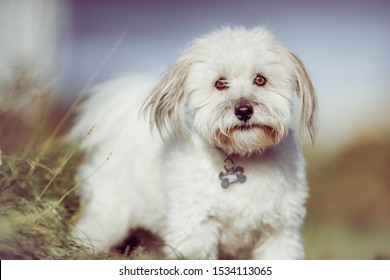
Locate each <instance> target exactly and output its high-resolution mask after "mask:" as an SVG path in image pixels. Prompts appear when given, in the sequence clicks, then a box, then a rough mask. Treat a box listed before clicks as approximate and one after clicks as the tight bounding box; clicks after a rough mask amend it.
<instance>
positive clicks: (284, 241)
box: [252, 228, 305, 260]
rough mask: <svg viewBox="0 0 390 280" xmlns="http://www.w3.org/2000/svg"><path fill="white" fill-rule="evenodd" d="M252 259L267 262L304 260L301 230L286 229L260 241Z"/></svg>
mask: <svg viewBox="0 0 390 280" xmlns="http://www.w3.org/2000/svg"><path fill="white" fill-rule="evenodd" d="M252 258H253V259H266V260H280V259H289V260H291V259H304V258H305V253H304V249H303V245H302V241H301V237H300V230H299V229H290V228H285V229H281V230H280V231H277V232H274V234H272V235H270V236H268V237H266V238H265V239H262V240H260V241H259V242H258V243H257V244H256V246H255V248H254V250H253V252H252Z"/></svg>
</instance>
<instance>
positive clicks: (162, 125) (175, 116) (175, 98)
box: [143, 57, 192, 139]
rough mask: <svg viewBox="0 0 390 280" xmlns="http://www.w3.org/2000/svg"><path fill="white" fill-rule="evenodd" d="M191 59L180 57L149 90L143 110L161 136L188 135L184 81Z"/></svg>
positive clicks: (179, 136) (181, 136) (180, 137)
mask: <svg viewBox="0 0 390 280" xmlns="http://www.w3.org/2000/svg"><path fill="white" fill-rule="evenodd" d="M191 64H192V60H191V59H190V58H189V57H182V58H180V59H178V61H177V62H176V63H175V64H173V65H172V66H171V67H170V69H168V71H167V72H166V73H165V75H164V76H163V77H162V79H161V80H160V82H159V83H157V85H156V86H155V87H154V88H153V89H152V90H151V92H150V95H149V97H148V98H147V99H146V101H145V103H144V105H143V110H144V112H146V114H147V115H148V117H149V120H150V122H151V123H152V125H153V126H156V127H157V129H158V131H159V133H160V135H161V137H162V138H163V139H166V138H167V137H168V136H169V135H172V133H173V134H174V135H175V136H176V137H177V138H179V139H183V138H186V137H188V135H189V132H188V127H187V125H186V123H185V120H186V117H185V114H184V111H185V95H186V94H185V83H186V80H187V75H188V72H189V68H190V66H191Z"/></svg>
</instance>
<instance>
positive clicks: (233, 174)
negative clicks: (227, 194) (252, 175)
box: [218, 156, 246, 189]
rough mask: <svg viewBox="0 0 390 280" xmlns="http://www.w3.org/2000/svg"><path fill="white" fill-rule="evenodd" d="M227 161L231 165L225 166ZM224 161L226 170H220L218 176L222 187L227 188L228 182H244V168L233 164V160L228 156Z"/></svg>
mask: <svg viewBox="0 0 390 280" xmlns="http://www.w3.org/2000/svg"><path fill="white" fill-rule="evenodd" d="M227 162H230V165H231V167H227V166H226V163H227ZM224 163H225V165H224V168H225V170H226V172H224V171H221V172H220V173H219V176H218V177H219V179H220V180H221V186H222V188H224V189H227V188H228V187H229V186H230V184H233V183H236V182H240V183H244V182H245V181H246V176H245V175H244V168H243V167H242V166H234V161H233V160H232V159H231V158H230V157H229V156H228V157H227V158H226V159H225V161H224Z"/></svg>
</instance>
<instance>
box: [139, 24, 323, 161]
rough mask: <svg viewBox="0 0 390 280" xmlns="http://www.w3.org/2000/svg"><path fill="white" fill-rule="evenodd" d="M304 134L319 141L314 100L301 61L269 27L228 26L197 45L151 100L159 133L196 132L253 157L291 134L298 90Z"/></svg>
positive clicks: (149, 107)
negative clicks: (245, 27)
mask: <svg viewBox="0 0 390 280" xmlns="http://www.w3.org/2000/svg"><path fill="white" fill-rule="evenodd" d="M295 91H296V92H297V93H298V95H299V97H300V100H301V101H300V103H301V105H300V106H301V109H300V111H301V121H300V126H301V127H300V130H301V131H300V134H301V135H302V138H309V139H310V140H313V137H314V132H315V111H316V110H315V108H316V99H315V94H314V90H313V87H312V85H311V82H310V80H309V77H308V76H307V74H306V71H305V68H304V66H303V64H302V63H301V62H300V60H299V59H298V58H297V57H296V56H295V55H293V54H292V53H291V52H290V51H288V50H287V49H286V48H284V47H282V46H281V45H279V44H278V43H276V42H275V41H274V40H273V38H272V36H271V35H269V33H267V32H266V31H265V30H264V29H262V28H256V29H253V30H246V29H244V28H237V29H231V28H225V29H222V30H219V31H217V32H215V33H213V34H211V35H208V36H205V37H203V38H200V39H198V40H197V41H195V42H194V43H193V44H192V46H191V47H190V49H189V50H188V51H187V53H186V54H185V55H183V57H181V58H180V59H179V60H178V62H177V63H176V64H175V65H173V67H172V68H171V69H170V70H169V71H168V73H167V74H166V75H165V76H164V78H163V79H162V80H161V82H160V83H159V84H158V85H157V86H156V87H155V88H154V89H153V90H152V93H151V95H150V97H149V99H148V100H147V102H146V103H145V105H146V107H145V108H146V109H147V110H150V112H151V115H152V121H154V122H155V124H156V125H157V127H158V129H159V130H160V132H162V134H163V135H165V134H166V133H167V132H168V133H170V132H172V131H173V132H174V133H175V134H176V135H177V136H179V137H183V136H184V138H185V137H187V136H188V135H189V134H191V133H192V132H194V131H195V132H196V133H198V134H200V135H201V137H203V138H204V139H206V140H207V141H208V142H209V143H210V144H211V145H213V146H215V147H218V148H220V149H222V150H224V151H225V152H226V153H228V154H235V153H236V154H241V155H246V154H251V153H253V152H256V151H260V150H262V149H264V148H265V147H267V146H270V145H275V144H277V143H279V142H280V141H281V140H282V139H283V138H284V137H285V136H286V135H287V133H288V130H289V125H290V120H291V114H292V106H293V99H294V98H293V97H294V92H295Z"/></svg>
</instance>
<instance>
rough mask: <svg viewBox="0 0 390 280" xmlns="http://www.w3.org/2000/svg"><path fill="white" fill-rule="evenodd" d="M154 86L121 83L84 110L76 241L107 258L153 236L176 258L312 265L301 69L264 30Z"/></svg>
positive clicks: (205, 41) (233, 34)
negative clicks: (306, 232) (307, 244)
mask: <svg viewBox="0 0 390 280" xmlns="http://www.w3.org/2000/svg"><path fill="white" fill-rule="evenodd" d="M154 84H155V83H154V82H153V81H151V80H149V79H146V78H142V77H130V78H126V79H121V80H117V81H112V82H110V83H108V84H105V85H103V86H101V87H100V88H99V89H98V90H96V91H94V92H92V94H91V95H90V96H89V99H88V100H87V101H86V102H85V103H83V104H82V106H81V108H80V112H79V113H80V115H79V119H78V121H77V123H76V125H75V127H74V129H73V131H72V132H71V137H72V138H73V139H74V138H84V139H83V142H82V148H83V149H84V151H85V152H86V155H87V157H86V159H85V162H84V163H83V164H82V165H81V166H80V169H79V173H78V175H79V177H80V178H81V180H82V181H81V182H82V186H81V192H80V196H81V198H82V202H83V205H84V207H83V208H84V210H83V213H82V215H81V218H80V220H79V221H78V223H77V224H76V226H75V228H74V232H73V234H74V236H76V237H77V238H79V239H80V241H85V242H87V244H89V245H90V246H93V247H94V248H98V249H102V250H108V249H109V248H111V247H112V246H114V245H115V244H117V243H119V242H120V241H121V240H123V239H124V238H125V237H126V236H127V235H128V233H129V231H131V230H132V229H136V228H145V229H147V230H149V231H151V232H153V233H155V234H157V235H159V236H161V237H162V239H163V240H164V242H165V246H164V252H165V254H166V256H167V257H168V258H176V257H184V258H189V259H217V258H218V257H220V256H221V255H222V254H223V255H226V254H227V255H229V256H233V257H238V256H242V255H245V253H246V254H247V255H246V256H249V257H251V258H254V259H301V258H304V250H303V246H302V243H301V237H300V234H301V233H300V231H301V226H302V224H303V220H304V217H305V213H306V210H305V206H304V204H305V201H306V198H307V193H308V191H307V183H306V178H305V164H304V159H303V157H302V155H301V153H300V151H299V149H298V147H297V145H296V142H295V139H294V136H293V135H292V134H293V133H292V131H291V129H290V128H289V127H290V122H291V119H292V111H293V100H294V93H295V92H297V94H298V97H299V100H300V102H299V103H300V109H299V111H300V121H299V131H298V133H296V134H297V135H298V137H297V138H299V139H300V140H309V141H310V142H311V141H313V138H314V135H315V130H316V129H315V115H316V97H315V93H314V89H313V87H312V84H311V81H310V79H309V77H308V75H307V73H306V70H305V68H304V66H303V64H302V62H301V61H300V60H299V59H298V58H297V57H296V56H295V55H294V54H293V53H292V52H291V51H289V50H288V49H286V48H285V47H283V46H282V45H280V44H279V43H277V42H276V41H275V40H274V39H273V37H272V36H271V35H270V34H269V33H268V32H267V31H266V30H265V29H264V28H262V27H258V28H254V29H250V30H248V29H245V28H242V27H238V28H230V27H225V28H221V29H219V30H217V31H215V32H214V33H211V34H209V35H206V36H204V37H202V38H199V39H197V40H195V41H194V42H193V43H192V44H191V45H190V46H189V47H188V49H187V50H186V51H185V53H184V54H183V55H182V56H181V57H180V58H179V59H178V60H177V62H176V63H175V64H174V65H173V66H172V67H171V68H170V69H169V70H168V71H167V73H166V74H165V76H163V77H162V79H161V81H159V82H158V83H157V84H156V85H155V86H154V88H149V87H151V86H153V85H154ZM148 91H149V96H145V95H144V93H145V92H148ZM140 109H141V112H142V113H144V115H145V118H142V116H141V117H140ZM151 126H152V127H155V128H157V129H158V131H159V132H160V133H159V134H158V133H152V131H151Z"/></svg>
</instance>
